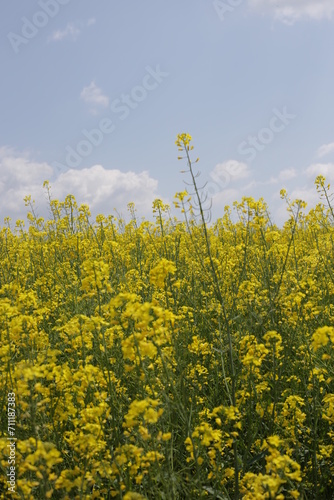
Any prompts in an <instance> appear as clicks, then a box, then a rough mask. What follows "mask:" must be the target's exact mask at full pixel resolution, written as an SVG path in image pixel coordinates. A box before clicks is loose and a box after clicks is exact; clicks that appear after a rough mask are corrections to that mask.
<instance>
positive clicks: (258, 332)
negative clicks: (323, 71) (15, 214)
mask: <svg viewBox="0 0 334 500" xmlns="http://www.w3.org/2000/svg"><path fill="white" fill-rule="evenodd" d="M191 142H192V138H191V136H190V135H189V134H180V135H179V136H178V138H177V145H178V147H179V149H180V150H181V151H182V152H183V153H185V155H186V156H185V157H186V158H187V159H188V160H187V161H189V162H191V159H190V155H191V151H192V146H191ZM189 171H190V172H192V170H191V163H190V166H189ZM316 185H317V189H318V191H319V193H320V194H323V195H324V196H325V195H327V198H326V203H327V204H321V203H319V205H317V207H316V208H315V209H312V210H310V211H309V212H308V213H306V212H305V204H304V203H303V202H302V201H301V200H295V201H290V200H289V198H288V196H287V193H286V192H282V197H283V198H284V199H285V200H286V202H287V203H288V209H289V212H288V214H289V215H288V219H287V221H286V223H285V224H284V226H283V227H282V228H279V227H277V226H275V225H274V224H273V223H272V222H271V221H270V217H269V212H268V207H267V205H266V204H265V202H264V200H263V199H260V200H257V201H256V200H254V199H252V198H246V197H245V198H243V199H242V200H241V201H240V202H236V203H235V204H234V206H233V210H234V212H235V214H236V218H234V216H233V213H232V211H231V210H230V209H229V208H228V207H226V209H225V211H224V213H223V214H222V217H221V218H219V219H218V220H217V221H215V222H214V223H211V224H210V225H209V224H207V225H206V224H205V223H204V222H203V221H204V217H203V218H202V219H201V218H200V217H197V216H196V193H198V190H196V189H194V190H193V194H192V195H191V196H190V195H189V194H188V192H187V191H181V192H179V193H178V194H177V195H176V201H175V206H176V207H179V208H180V209H181V212H183V213H184V216H182V217H184V218H185V220H182V221H181V220H179V219H178V218H177V217H172V216H171V214H170V212H169V207H168V205H165V204H164V203H163V202H162V200H155V202H154V204H153V222H150V221H147V220H146V221H141V222H139V221H138V220H137V218H136V210H135V207H134V205H133V204H130V205H129V211H130V214H131V220H130V222H126V221H125V220H123V219H121V218H119V217H115V216H112V215H107V216H104V215H98V216H97V217H96V218H95V220H94V219H92V218H91V215H90V211H89V207H88V206H86V205H81V206H78V205H77V202H76V200H75V199H74V197H73V196H67V197H66V199H65V200H64V201H58V200H53V199H52V198H51V197H50V214H51V216H50V219H49V220H43V219H42V218H37V217H36V216H35V215H34V212H33V210H32V211H31V212H29V214H28V227H27V228H26V227H25V226H24V222H23V221H17V223H16V225H15V224H14V225H12V224H11V222H10V221H9V220H8V219H7V220H6V225H5V226H4V227H2V228H0V259H1V266H0V386H1V394H2V398H1V409H0V418H1V424H2V431H3V434H2V437H1V439H0V499H6V498H8V483H7V474H8V467H9V463H8V460H9V448H8V437H9V435H8V425H7V423H8V418H9V415H14V413H11V412H10V411H9V408H14V409H15V438H16V441H15V443H16V444H15V473H16V482H15V492H13V493H11V498H13V499H14V500H15V499H20V498H24V499H27V500H33V499H37V500H39V499H45V498H46V499H48V498H50V499H72V498H73V499H78V500H79V499H90V498H93V499H104V498H116V499H123V500H140V499H150V498H152V499H153V498H154V499H155V498H165V499H183V498H189V499H192V498H193V499H197V498H202V497H207V498H230V499H239V498H240V499H241V498H245V499H246V500H255V499H262V498H263V499H266V498H268V499H277V500H283V499H285V498H286V499H289V498H296V499H298V498H300V499H303V498H305V499H307V498H317V499H320V500H322V499H323V500H327V499H329V498H334V480H333V478H334V444H333V443H334V429H333V425H334V379H333V377H334V353H333V346H334V327H333V317H334V306H333V304H334V278H333V276H334V273H333V237H334V220H333V211H332V210H331V207H330V206H329V205H328V202H330V200H331V197H330V196H329V195H328V189H329V186H328V185H327V183H326V182H325V179H324V178H322V177H319V178H318V179H317V184H316ZM45 187H46V188H47V189H48V190H49V189H50V187H49V184H48V183H46V184H45ZM203 199H204V198H203ZM26 203H27V206H29V207H33V202H32V200H31V198H29V197H27V199H26ZM197 208H198V209H199V206H197ZM198 213H199V214H200V216H201V215H203V210H202V212H201V210H200V209H199V211H198ZM8 395H10V396H8ZM13 395H14V396H13ZM9 397H10V400H9V399H8V398H9ZM8 402H11V406H9V404H8ZM13 405H15V406H13Z"/></svg>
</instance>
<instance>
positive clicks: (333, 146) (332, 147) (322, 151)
mask: <svg viewBox="0 0 334 500" xmlns="http://www.w3.org/2000/svg"><path fill="white" fill-rule="evenodd" d="M330 153H334V142H331V143H329V144H323V145H322V146H320V148H319V149H318V151H317V155H318V158H323V156H327V155H329V154H330Z"/></svg>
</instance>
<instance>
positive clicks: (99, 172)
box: [0, 0, 334, 224]
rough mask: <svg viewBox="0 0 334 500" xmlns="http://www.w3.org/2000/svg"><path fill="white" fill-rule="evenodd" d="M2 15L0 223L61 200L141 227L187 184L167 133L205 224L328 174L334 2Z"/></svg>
mask: <svg viewBox="0 0 334 500" xmlns="http://www.w3.org/2000/svg"><path fill="white" fill-rule="evenodd" d="M2 10H3V15H2V16H1V20H0V36H1V44H0V61H1V70H2V71H1V75H2V77H1V80H0V88H1V100H0V106H1V108H0V109H1V123H0V127H1V128H0V220H1V224H2V221H3V219H4V217H6V216H10V217H12V219H13V221H15V220H16V219H18V218H20V219H25V218H26V208H25V206H24V202H23V198H24V196H26V195H28V194H31V195H32V197H33V198H34V199H35V200H36V206H37V212H38V213H39V214H40V215H44V216H45V215H47V209H46V196H45V190H44V189H43V187H42V184H43V181H44V180H49V181H50V183H51V188H52V195H53V197H55V198H59V199H64V197H65V196H66V195H67V194H69V193H70V194H74V195H75V196H76V199H77V201H78V203H79V204H80V203H88V204H89V205H90V207H91V212H92V215H93V216H94V215H96V214H97V213H104V214H105V215H107V214H110V213H113V208H117V209H118V211H120V212H121V213H123V214H124V215H125V216H126V214H127V210H126V206H127V203H129V202H130V201H133V202H134V203H135V204H136V207H137V212H138V216H139V217H140V216H145V217H148V218H149V217H151V206H152V201H153V199H154V198H157V197H159V198H162V199H163V200H164V201H166V202H167V203H170V204H172V201H173V197H174V194H175V193H176V192H177V191H182V190H183V189H184V184H183V179H184V178H185V177H184V175H182V174H181V173H180V170H182V169H183V168H185V164H182V162H180V161H177V156H178V151H177V147H176V146H175V138H176V135H177V134H178V133H180V132H188V133H190V134H191V135H192V136H193V141H194V142H193V143H194V146H195V150H194V154H195V157H194V159H195V158H196V157H197V156H199V157H200V162H199V164H198V167H199V169H200V171H201V181H202V183H204V182H208V184H207V192H208V195H209V196H210V197H212V199H213V205H212V218H213V219H216V218H217V217H219V216H221V215H222V213H223V208H224V206H225V205H226V204H231V203H232V202H233V201H234V200H240V199H241V197H242V196H253V197H254V198H259V197H261V196H263V197H264V198H265V200H266V201H267V202H268V204H269V208H270V211H271V214H272V218H273V220H274V221H275V222H277V223H279V224H280V223H282V221H283V220H284V219H285V218H286V213H285V205H284V202H282V201H281V200H280V198H279V191H280V189H281V188H286V189H287V190H288V193H289V195H290V196H291V197H292V198H302V199H304V200H305V201H307V202H308V203H309V206H312V205H314V203H316V202H317V200H318V198H317V194H316V190H315V188H314V179H315V177H316V175H318V174H324V175H325V176H326V177H327V179H328V180H329V181H333V180H334V121H333V109H334V92H333V88H334V63H333V49H334V29H333V27H334V2H333V0H323V1H322V0H318V1H313V0H303V1H301V0H215V1H214V0H182V1H178V2H177V1H174V2H165V1H162V0H154V1H153V0H141V1H140V2H138V0H122V2H110V1H107V0H99V1H98V2H91V1H88V0H81V1H80V2H79V1H78V0H38V1H33V0H24V1H23V0H17V1H15V2H6V5H4V6H2Z"/></svg>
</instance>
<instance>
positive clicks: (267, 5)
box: [249, 0, 334, 24]
mask: <svg viewBox="0 0 334 500" xmlns="http://www.w3.org/2000/svg"><path fill="white" fill-rule="evenodd" d="M249 5H250V6H251V7H253V8H254V9H257V10H259V11H262V12H264V13H267V12H268V13H272V14H273V15H274V17H275V18H276V19H279V20H280V21H283V22H284V23H286V24H293V23H294V22H295V21H297V20H299V19H302V18H311V19H316V20H320V19H324V18H327V19H330V18H331V17H332V15H333V13H334V2H333V0H249Z"/></svg>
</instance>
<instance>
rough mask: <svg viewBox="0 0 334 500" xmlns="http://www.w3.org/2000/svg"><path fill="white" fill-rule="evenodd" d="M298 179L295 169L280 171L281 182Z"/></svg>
mask: <svg viewBox="0 0 334 500" xmlns="http://www.w3.org/2000/svg"><path fill="white" fill-rule="evenodd" d="M295 177H297V172H296V170H295V169H294V168H285V169H283V170H281V171H280V173H279V176H278V180H279V181H289V180H291V179H294V178H295Z"/></svg>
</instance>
